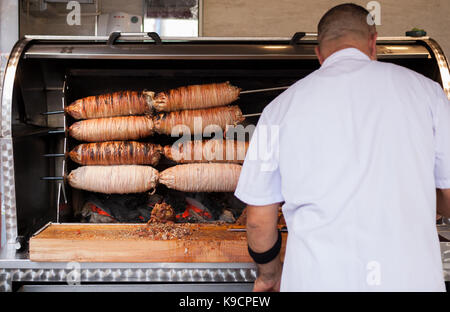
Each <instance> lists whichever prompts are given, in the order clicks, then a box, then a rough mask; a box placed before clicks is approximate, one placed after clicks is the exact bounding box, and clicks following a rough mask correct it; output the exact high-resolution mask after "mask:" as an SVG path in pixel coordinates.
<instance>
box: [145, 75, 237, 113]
mask: <svg viewBox="0 0 450 312" xmlns="http://www.w3.org/2000/svg"><path fill="white" fill-rule="evenodd" d="M240 91H241V90H240V89H239V88H237V87H235V86H232V85H231V84H230V83H229V82H224V83H211V84H203V85H191V86H185V87H179V88H176V89H172V90H169V91H166V92H160V93H158V94H157V95H156V96H155V98H154V102H153V107H154V109H155V110H156V111H164V112H172V111H179V110H190V109H202V108H209V107H218V106H224V105H227V104H230V103H232V102H234V101H236V100H237V99H238V97H239V93H240Z"/></svg>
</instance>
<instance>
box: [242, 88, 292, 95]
mask: <svg viewBox="0 0 450 312" xmlns="http://www.w3.org/2000/svg"><path fill="white" fill-rule="evenodd" d="M289 87H290V86H285V87H275V88H266V89H256V90H246V91H241V92H240V93H239V94H250V93H259V92H268V91H277V90H286V89H288V88H289Z"/></svg>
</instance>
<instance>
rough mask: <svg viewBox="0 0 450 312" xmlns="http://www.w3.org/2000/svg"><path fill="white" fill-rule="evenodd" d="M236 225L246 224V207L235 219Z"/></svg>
mask: <svg viewBox="0 0 450 312" xmlns="http://www.w3.org/2000/svg"><path fill="white" fill-rule="evenodd" d="M235 224H236V225H247V208H244V211H242V213H241V215H240V216H239V218H238V219H237V220H236V223H235Z"/></svg>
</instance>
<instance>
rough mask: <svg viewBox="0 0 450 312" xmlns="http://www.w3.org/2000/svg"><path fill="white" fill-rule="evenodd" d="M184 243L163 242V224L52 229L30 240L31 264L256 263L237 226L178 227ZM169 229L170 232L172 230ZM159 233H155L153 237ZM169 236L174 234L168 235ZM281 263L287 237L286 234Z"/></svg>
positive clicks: (177, 240)
mask: <svg viewBox="0 0 450 312" xmlns="http://www.w3.org/2000/svg"><path fill="white" fill-rule="evenodd" d="M171 226H172V227H178V228H179V229H181V230H179V231H183V229H184V231H187V232H189V234H188V235H185V236H183V237H181V238H170V237H168V236H170V235H166V237H162V236H163V234H161V233H162V232H161V228H160V225H146V224H50V225H49V226H48V227H47V228H45V229H44V230H43V231H41V232H40V233H38V234H37V235H35V236H33V237H32V238H31V239H30V260H31V261H48V262H55V261H58V262H59V261H61V262H70V261H78V262H252V259H251V258H250V256H249V254H248V251H247V236H246V232H232V231H228V229H230V228H239V227H237V226H226V225H211V224H186V225H182V224H174V225H171ZM166 229H170V226H168V227H167V228H166ZM155 233H156V234H155ZM168 233H169V234H170V233H173V232H172V231H170V230H169V231H168ZM282 236H283V245H282V253H281V254H282V258H283V256H284V250H285V245H286V238H287V234H286V233H282Z"/></svg>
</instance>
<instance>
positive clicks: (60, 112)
mask: <svg viewBox="0 0 450 312" xmlns="http://www.w3.org/2000/svg"><path fill="white" fill-rule="evenodd" d="M57 114H64V111H63V110H57V111H52V112H45V113H41V115H57Z"/></svg>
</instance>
